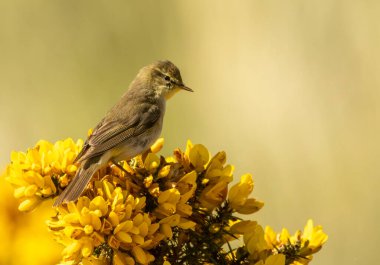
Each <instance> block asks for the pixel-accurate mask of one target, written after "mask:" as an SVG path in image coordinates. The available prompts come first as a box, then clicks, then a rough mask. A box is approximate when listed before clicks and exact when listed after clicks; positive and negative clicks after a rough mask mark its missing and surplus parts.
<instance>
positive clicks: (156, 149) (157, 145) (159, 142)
mask: <svg viewBox="0 0 380 265" xmlns="http://www.w3.org/2000/svg"><path fill="white" fill-rule="evenodd" d="M164 142H165V141H164V138H158V139H157V140H156V141H155V142H154V144H153V145H152V146H151V147H150V151H151V152H152V153H158V152H159V151H160V150H161V149H162V147H163V146H164Z"/></svg>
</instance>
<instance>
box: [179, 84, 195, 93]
mask: <svg viewBox="0 0 380 265" xmlns="http://www.w3.org/2000/svg"><path fill="white" fill-rule="evenodd" d="M179 88H180V89H183V90H186V91H190V92H194V90H192V89H191V88H190V87H187V86H185V85H184V84H180V85H179Z"/></svg>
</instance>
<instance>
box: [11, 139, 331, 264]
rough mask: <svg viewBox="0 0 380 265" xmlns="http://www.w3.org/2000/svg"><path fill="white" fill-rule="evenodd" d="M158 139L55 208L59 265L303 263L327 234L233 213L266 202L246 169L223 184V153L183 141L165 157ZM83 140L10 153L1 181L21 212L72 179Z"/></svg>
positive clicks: (229, 171) (228, 169) (227, 171)
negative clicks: (290, 229) (276, 225)
mask: <svg viewBox="0 0 380 265" xmlns="http://www.w3.org/2000/svg"><path fill="white" fill-rule="evenodd" d="M163 143H164V141H163V139H159V140H157V141H156V143H154V144H153V145H152V147H151V148H150V150H149V151H148V152H146V153H144V154H141V155H139V156H137V157H135V158H133V159H132V160H130V161H123V162H121V163H120V164H119V165H113V164H109V165H108V166H107V167H106V168H103V169H101V170H99V171H98V172H96V173H95V175H94V176H93V178H92V180H91V181H90V183H89V185H88V188H87V190H85V192H84V193H83V194H82V196H81V197H80V198H79V199H78V200H77V201H76V202H69V203H67V204H64V205H61V206H59V207H57V208H56V209H55V210H56V213H57V214H56V216H54V217H52V218H50V219H49V220H48V221H47V226H48V228H49V230H50V231H51V233H52V234H53V235H54V238H55V240H56V241H58V242H59V243H61V244H62V245H63V246H64V250H63V252H62V261H61V264H66V265H69V264H82V265H90V264H115V265H134V264H151V263H154V264H164V265H170V264H194V263H196V264H252V265H285V262H286V264H296V263H297V262H298V264H307V263H306V262H309V261H310V258H311V254H314V253H315V252H317V251H318V250H319V249H320V248H321V246H322V244H323V243H324V242H325V241H326V240H327V236H326V234H324V233H323V232H322V228H321V227H320V226H316V227H314V226H313V223H312V221H311V220H309V221H308V223H307V225H306V227H305V229H304V231H303V233H301V232H300V231H298V232H297V233H296V234H295V235H294V236H290V235H289V233H288V232H287V230H285V229H284V230H283V231H282V232H281V234H279V235H277V234H275V233H274V232H273V230H272V229H271V228H269V227H267V228H266V229H265V231H264V229H263V228H262V227H261V226H260V225H259V224H258V223H257V222H256V221H251V220H242V219H240V218H238V217H236V216H235V215H234V214H235V213H239V214H251V213H254V212H256V211H258V210H260V209H261V208H262V207H263V205H264V204H263V202H261V201H258V200H256V199H255V198H251V197H250V195H251V193H252V191H253V188H254V182H253V178H252V175H250V174H245V175H243V176H241V178H240V181H239V182H238V183H236V184H234V185H233V186H232V187H230V189H228V186H229V184H230V183H231V182H232V181H233V171H234V167H233V166H232V165H228V164H226V161H227V159H226V153H225V152H223V151H221V152H218V153H216V154H215V155H214V156H210V153H209V151H208V150H207V148H206V147H205V146H204V145H201V144H193V143H192V142H191V141H188V142H187V145H186V149H185V151H184V152H182V151H181V150H180V149H176V150H174V154H173V156H168V157H162V156H160V155H158V152H159V151H160V150H161V149H162V146H163ZM82 145H83V141H81V140H78V141H77V142H74V141H73V140H72V139H66V140H64V141H58V142H56V143H54V144H53V143H49V142H47V141H39V142H38V143H37V144H36V146H35V147H34V148H31V149H29V150H28V151H27V152H26V153H23V152H13V153H12V155H11V163H10V165H9V166H8V167H7V170H6V173H5V177H6V179H7V180H8V182H10V183H11V184H12V185H13V186H14V187H15V191H14V196H15V197H16V198H18V199H19V200H20V205H19V210H20V211H29V210H32V209H34V208H35V207H36V206H37V205H38V204H39V203H40V202H41V201H43V200H44V199H48V198H53V197H55V196H58V195H59V194H60V193H61V192H62V190H63V189H64V188H65V187H66V186H67V185H68V183H69V182H70V181H71V179H72V178H73V176H75V173H76V170H77V166H76V165H75V164H73V161H74V159H75V157H76V156H77V154H78V153H79V151H80V149H81V148H82ZM239 237H242V241H243V245H242V246H240V247H238V248H236V249H232V248H231V247H230V246H229V244H230V243H229V242H230V241H234V240H236V239H237V238H239ZM294 253H295V254H294Z"/></svg>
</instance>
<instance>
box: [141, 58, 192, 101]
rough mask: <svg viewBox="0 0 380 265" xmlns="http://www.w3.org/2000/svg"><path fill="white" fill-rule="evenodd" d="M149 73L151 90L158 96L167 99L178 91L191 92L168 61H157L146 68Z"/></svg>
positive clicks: (177, 70)
mask: <svg viewBox="0 0 380 265" xmlns="http://www.w3.org/2000/svg"><path fill="white" fill-rule="evenodd" d="M146 71H148V72H149V73H150V79H151V82H152V83H151V84H152V88H153V89H154V90H155V92H156V94H157V95H158V96H163V97H165V99H169V98H170V97H172V96H173V95H174V94H175V93H176V92H178V91H180V90H187V91H190V92H193V90H192V89H191V88H189V87H187V86H185V84H184V83H183V81H182V77H181V73H180V72H179V69H178V68H177V67H176V66H175V65H174V64H173V63H172V62H170V61H157V62H154V63H152V64H150V65H149V66H147V67H146Z"/></svg>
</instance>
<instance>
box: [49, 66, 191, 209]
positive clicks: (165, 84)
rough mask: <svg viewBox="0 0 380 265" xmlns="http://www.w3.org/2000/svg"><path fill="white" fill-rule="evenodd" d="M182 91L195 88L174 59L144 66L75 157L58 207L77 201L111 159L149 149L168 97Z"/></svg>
mask: <svg viewBox="0 0 380 265" xmlns="http://www.w3.org/2000/svg"><path fill="white" fill-rule="evenodd" d="M179 90H187V91H193V90H192V89H190V88H188V87H187V86H185V85H184V83H183V82H182V78H181V74H180V71H179V70H178V68H177V67H176V66H175V65H174V64H173V63H172V62H170V61H157V62H154V63H152V64H150V65H147V66H145V67H143V68H142V69H141V70H140V71H139V72H138V74H137V76H136V77H135V79H134V80H133V81H132V83H131V84H130V86H129V89H128V90H127V92H126V93H125V94H124V95H123V96H122V97H121V99H120V100H119V102H118V103H116V105H115V106H113V107H112V108H111V109H110V110H109V111H108V113H107V114H106V116H105V117H104V118H103V119H102V120H101V121H100V122H99V124H98V125H97V126H96V127H95V128H94V130H93V132H92V134H91V135H90V136H89V137H88V138H87V140H86V142H85V144H84V146H83V149H82V151H81V152H80V153H79V154H78V156H77V157H76V159H75V162H77V163H78V164H79V167H78V170H77V173H76V175H75V177H74V178H73V180H72V181H71V182H70V184H69V185H68V186H67V187H66V188H65V190H64V191H63V192H62V194H61V195H60V196H59V197H58V198H57V200H56V201H55V202H54V206H58V205H60V204H62V203H64V202H69V201H75V200H77V199H78V198H79V196H80V195H81V194H82V192H83V191H84V189H85V188H86V186H87V184H88V183H89V181H90V180H91V177H92V176H93V175H94V173H95V172H96V171H97V170H99V169H100V168H102V167H104V166H106V165H107V164H108V163H109V162H110V161H111V162H113V163H117V162H119V161H121V160H129V159H131V158H133V157H134V156H136V155H138V154H141V153H143V152H144V151H146V150H148V149H149V147H150V146H151V145H152V144H153V143H154V141H155V140H156V139H157V138H158V137H159V136H160V133H161V129H162V122H163V118H164V114H165V105H166V100H167V99H169V98H170V97H171V96H173V95H174V94H175V93H176V92H178V91H179Z"/></svg>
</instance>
